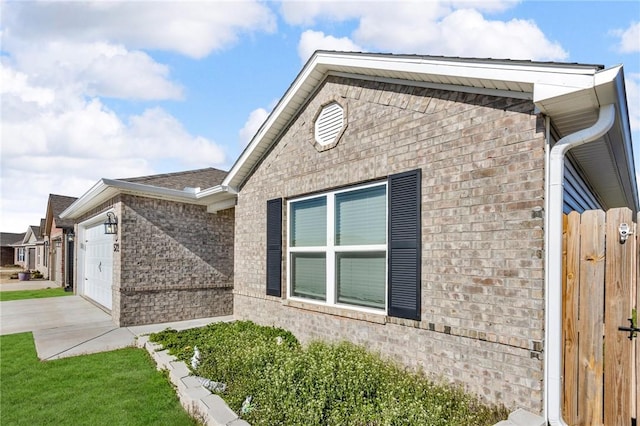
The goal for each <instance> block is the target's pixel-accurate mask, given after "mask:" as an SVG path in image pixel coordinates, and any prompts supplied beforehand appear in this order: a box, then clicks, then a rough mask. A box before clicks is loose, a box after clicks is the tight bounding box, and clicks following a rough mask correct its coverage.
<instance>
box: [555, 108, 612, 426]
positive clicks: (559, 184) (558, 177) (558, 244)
mask: <svg viewBox="0 0 640 426" xmlns="http://www.w3.org/2000/svg"><path fill="white" fill-rule="evenodd" d="M615 117H616V110H615V106H614V105H613V104H610V105H606V106H603V107H600V116H599V117H598V121H597V122H596V123H595V124H594V125H593V126H591V127H589V128H586V129H583V130H580V131H578V132H575V133H572V134H570V135H567V136H565V137H564V138H562V139H560V140H559V141H558V142H557V143H556V144H555V145H554V146H553V148H552V149H551V156H550V158H549V184H548V200H549V201H548V203H547V207H548V209H547V211H546V217H545V223H546V224H547V227H546V228H547V229H548V232H547V250H546V257H545V263H546V265H547V267H546V279H545V294H546V309H545V312H546V315H545V342H546V345H545V346H546V348H545V357H544V361H545V369H544V370H545V375H546V377H545V379H546V380H545V382H544V383H545V384H544V387H545V413H546V418H547V421H548V422H549V424H551V425H563V426H566V423H565V422H564V420H563V419H562V380H561V377H562V212H563V202H564V201H563V192H564V188H563V186H564V157H565V154H566V153H567V151H569V150H570V149H571V148H573V147H576V146H580V145H583V144H586V143H589V142H593V141H594V140H596V139H598V138H600V137H602V136H603V135H605V134H606V133H607V132H608V131H609V129H611V126H613V123H614V121H615Z"/></svg>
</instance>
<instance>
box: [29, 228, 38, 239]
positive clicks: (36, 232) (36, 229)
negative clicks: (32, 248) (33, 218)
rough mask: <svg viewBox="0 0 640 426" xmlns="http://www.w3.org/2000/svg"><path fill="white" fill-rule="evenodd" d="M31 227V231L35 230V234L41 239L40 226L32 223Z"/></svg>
mask: <svg viewBox="0 0 640 426" xmlns="http://www.w3.org/2000/svg"><path fill="white" fill-rule="evenodd" d="M29 228H31V232H33V235H35V236H36V238H37V239H40V227H39V226H35V225H30V226H29Z"/></svg>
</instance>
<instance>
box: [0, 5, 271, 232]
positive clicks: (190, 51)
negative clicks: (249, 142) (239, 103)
mask: <svg viewBox="0 0 640 426" xmlns="http://www.w3.org/2000/svg"><path fill="white" fill-rule="evenodd" d="M0 1H2V0H0ZM275 22H276V21H275V17H274V15H273V13H272V12H271V11H270V9H269V8H268V6H267V5H266V4H265V3H263V2H261V1H244V2H242V3H241V4H239V3H238V2H211V1H199V2H144V1H143V2H124V1H122V2H120V1H116V2H10V3H7V2H2V29H1V30H0V31H1V35H2V51H3V55H2V56H1V57H0V79H1V81H2V85H0V91H1V92H2V103H1V105H0V106H1V108H2V113H1V117H2V120H1V123H0V124H1V126H0V138H1V139H2V145H1V149H2V155H1V156H0V169H1V172H2V179H1V183H0V188H1V191H2V198H1V200H2V201H1V202H2V207H1V209H0V214H1V215H2V230H3V231H16V232H21V231H24V229H25V228H26V226H27V225H29V224H37V221H38V220H39V218H40V217H41V216H42V215H44V211H43V210H44V208H45V207H46V201H47V196H48V194H49V193H59V194H60V193H61V194H63V195H71V196H79V195H82V194H83V193H84V192H85V191H86V190H88V189H89V188H90V187H91V186H92V185H93V184H94V183H95V182H96V181H97V180H98V179H100V178H102V177H109V178H122V177H130V176H141V175H148V174H153V173H161V172H170V171H171V172H173V171H180V170H186V169H191V168H200V167H211V166H213V167H223V166H224V165H225V163H226V161H227V159H226V153H225V150H224V149H223V148H222V147H221V146H219V145H218V144H217V143H215V142H214V141H212V140H209V139H207V138H205V137H202V136H199V135H194V134H192V133H191V132H189V131H188V129H186V128H185V127H184V126H183V125H182V123H181V122H180V121H178V120H177V119H176V117H174V116H172V115H171V114H169V113H168V112H167V111H166V110H165V109H163V108H161V107H159V106H154V104H153V103H151V101H159V100H182V99H183V97H184V90H183V87H182V85H181V84H179V83H178V82H176V81H174V80H173V78H172V75H171V69H170V67H169V66H167V65H166V64H162V63H160V62H159V61H157V60H156V59H154V57H152V52H156V51H165V52H166V51H170V52H174V53H177V54H179V55H184V56H188V57H191V58H196V59H198V58H202V57H205V56H207V55H208V54H210V53H211V52H213V51H218V50H222V49H225V48H228V47H229V46H231V45H233V44H234V43H236V42H237V41H238V40H239V38H240V37H241V36H243V35H251V34H254V33H260V32H270V31H273V30H275ZM107 97H108V98H115V99H120V100H123V101H125V102H126V101H129V100H134V101H144V102H147V104H136V105H135V107H136V109H138V110H139V109H142V112H140V113H123V112H121V111H120V110H116V109H111V108H110V107H109V106H108V105H107V104H105V102H104V101H103V98H107ZM120 105H124V108H123V109H124V110H125V111H126V110H127V104H126V103H121V104H120ZM132 114H133V115H132Z"/></svg>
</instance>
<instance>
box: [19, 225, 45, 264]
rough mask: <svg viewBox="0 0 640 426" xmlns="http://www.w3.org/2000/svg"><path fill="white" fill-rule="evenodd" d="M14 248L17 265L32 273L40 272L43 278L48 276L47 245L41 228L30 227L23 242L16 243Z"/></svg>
mask: <svg viewBox="0 0 640 426" xmlns="http://www.w3.org/2000/svg"><path fill="white" fill-rule="evenodd" d="M13 246H14V250H15V261H14V263H15V264H16V265H20V266H22V267H23V268H24V269H28V270H30V271H39V272H40V273H41V274H42V275H43V276H45V277H46V276H47V274H48V271H47V265H46V259H45V257H46V256H45V244H44V238H43V236H42V232H41V227H40V226H34V225H31V226H29V227H28V228H27V232H25V234H24V237H22V240H21V241H18V242H16V243H14V245H13Z"/></svg>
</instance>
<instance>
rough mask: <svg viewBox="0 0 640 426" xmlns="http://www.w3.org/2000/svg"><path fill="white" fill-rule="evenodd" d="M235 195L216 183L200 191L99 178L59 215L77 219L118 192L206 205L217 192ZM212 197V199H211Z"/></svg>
mask: <svg viewBox="0 0 640 426" xmlns="http://www.w3.org/2000/svg"><path fill="white" fill-rule="evenodd" d="M227 193H228V194H229V195H231V196H235V192H233V191H229V189H228V188H226V187H223V186H222V185H216V186H213V187H211V188H207V189H205V190H202V191H197V192H196V191H194V190H193V189H190V190H178V189H170V188H162V187H158V186H152V185H145V184H140V183H134V182H127V181H122V180H118V179H105V178H103V179H100V180H99V181H98V182H97V183H96V184H95V185H94V186H93V187H92V188H91V189H90V190H89V191H87V192H86V193H85V194H84V195H82V196H81V197H80V198H78V200H76V201H75V202H74V203H73V204H71V205H70V206H69V207H68V208H67V209H66V210H64V211H63V212H62V213H61V214H60V217H61V218H63V219H77V218H78V217H80V216H81V215H82V214H84V213H86V212H87V211H89V210H90V209H92V208H94V207H96V206H98V205H99V204H100V203H103V202H105V201H107V200H109V199H111V198H113V197H115V196H117V195H119V194H132V195H140V196H143V197H148V198H156V199H163V200H170V201H177V202H182V203H188V204H200V205H207V204H208V203H210V202H214V201H216V200H215V199H217V198H219V194H227ZM211 199H213V200H211Z"/></svg>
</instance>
